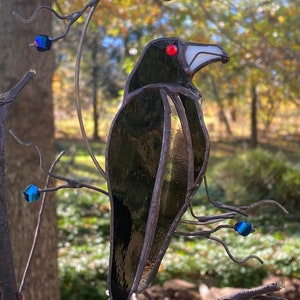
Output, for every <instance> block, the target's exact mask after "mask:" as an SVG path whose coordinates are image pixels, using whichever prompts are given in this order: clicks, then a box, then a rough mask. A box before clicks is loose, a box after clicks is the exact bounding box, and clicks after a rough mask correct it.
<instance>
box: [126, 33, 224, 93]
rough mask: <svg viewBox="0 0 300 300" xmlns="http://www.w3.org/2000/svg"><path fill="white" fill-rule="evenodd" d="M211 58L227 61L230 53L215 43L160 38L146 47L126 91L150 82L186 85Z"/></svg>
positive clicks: (131, 75)
mask: <svg viewBox="0 0 300 300" xmlns="http://www.w3.org/2000/svg"><path fill="white" fill-rule="evenodd" d="M214 61H221V62H222V63H227V62H228V61H229V55H228V54H227V53H226V52H225V51H224V50H223V49H222V48H221V47H220V46H218V45H212V44H199V43H188V42H183V41H181V40H179V39H178V38H160V39H157V40H154V41H152V42H150V43H149V44H148V45H147V46H146V47H145V49H144V51H143V53H142V55H141V57H140V59H139V61H138V62H137V63H136V65H135V68H134V69H133V71H132V72H131V74H130V75H129V77H128V80H127V83H126V88H125V90H126V92H132V91H134V90H136V89H138V88H141V87H143V86H146V85H148V84H153V83H178V84H182V85H183V86H185V87H187V88H189V87H190V86H191V84H192V82H191V80H192V77H193V76H194V74H195V73H196V72H197V71H199V70H200V69H201V68H203V67H204V66H206V65H207V64H209V63H211V62H214Z"/></svg>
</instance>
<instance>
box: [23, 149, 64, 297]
mask: <svg viewBox="0 0 300 300" xmlns="http://www.w3.org/2000/svg"><path fill="white" fill-rule="evenodd" d="M63 154H64V153H63V152H60V154H59V155H58V156H57V158H56V159H55V160H54V161H53V163H52V165H51V167H50V169H49V171H48V173H49V174H48V175H47V178H46V183H45V189H47V187H48V184H49V181H50V178H51V176H50V174H51V172H52V171H53V170H54V168H55V166H56V164H57V163H58V161H59V160H60V158H61V157H62V156H63ZM46 197H47V194H46V193H45V194H43V197H42V202H41V206H40V209H39V214H38V220H37V224H36V228H35V234H34V238H33V242H32V246H31V249H30V252H29V255H28V259H27V262H26V266H25V269H24V272H23V276H22V280H21V283H20V287H19V290H18V294H19V295H22V293H23V291H24V285H25V280H26V277H27V275H28V270H29V267H30V264H31V262H32V258H33V254H34V251H35V249H36V245H37V241H38V238H39V234H40V230H41V224H42V217H43V213H44V208H45V201H46Z"/></svg>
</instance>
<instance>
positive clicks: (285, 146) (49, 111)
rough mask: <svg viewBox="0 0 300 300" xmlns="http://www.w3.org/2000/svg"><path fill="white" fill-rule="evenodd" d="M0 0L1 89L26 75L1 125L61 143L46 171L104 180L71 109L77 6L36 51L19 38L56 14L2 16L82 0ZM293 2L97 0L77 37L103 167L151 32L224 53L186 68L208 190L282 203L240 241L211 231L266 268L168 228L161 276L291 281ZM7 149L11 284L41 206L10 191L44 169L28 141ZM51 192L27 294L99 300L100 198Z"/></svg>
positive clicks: (294, 230) (299, 187)
mask: <svg viewBox="0 0 300 300" xmlns="http://www.w3.org/2000/svg"><path fill="white" fill-rule="evenodd" d="M0 4H1V6H0V7H1V12H0V41H1V45H2V50H1V53H0V66H1V68H0V69H1V74H0V76H1V80H0V90H1V91H4V90H8V89H9V87H11V86H12V85H13V83H15V82H16V81H17V79H18V78H20V77H21V75H22V74H23V73H24V72H25V71H27V70H28V69H30V68H35V69H36V71H37V74H36V75H35V77H34V79H33V80H32V82H31V83H30V84H29V85H28V86H27V87H26V88H25V89H24V92H22V94H21V95H20V97H19V98H18V100H17V102H16V103H15V104H14V106H13V107H12V108H11V110H10V114H9V118H8V123H7V128H8V129H13V130H15V132H16V133H17V135H18V136H20V137H21V138H22V139H24V140H26V141H33V142H36V143H39V144H40V145H41V147H42V150H43V153H44V157H45V164H46V165H49V164H50V162H51V161H52V160H53V158H54V155H55V153H56V152H58V151H60V150H62V149H63V150H66V151H67V152H66V155H64V156H63V158H62V159H61V161H60V163H59V166H58V169H57V170H56V172H57V173H59V174H61V175H64V176H68V177H70V178H76V179H80V180H83V181H86V182H88V183H92V184H94V185H97V186H100V187H102V188H104V189H106V185H105V182H104V179H103V178H101V176H100V175H99V173H97V171H96V169H95V168H94V166H93V164H92V162H91V160H90V159H89V156H88V154H87V151H86V149H85V147H84V145H83V142H82V138H81V133H80V130H79V126H78V120H77V114H76V108H75V100H74V99H75V96H74V66H75V59H76V53H77V46H78V41H79V37H80V33H81V31H82V30H83V28H82V27H83V23H84V16H83V17H81V18H80V19H79V20H78V22H76V23H75V24H74V25H73V26H72V28H71V30H70V32H69V34H68V35H67V37H66V38H65V39H63V40H61V41H58V42H56V43H53V46H52V49H51V51H49V52H47V53H38V52H37V51H36V50H35V49H34V48H31V47H28V45H29V44H30V43H32V41H33V40H34V38H35V36H36V35H39V34H48V35H49V36H52V37H54V36H57V35H60V34H61V33H63V32H64V30H65V25H66V24H65V23H64V22H63V21H61V20H58V19H57V18H55V17H53V15H51V14H50V12H47V11H43V12H42V13H41V14H40V15H38V17H37V18H36V19H35V20H34V22H32V23H30V24H23V23H21V22H20V21H18V20H17V19H16V18H15V17H14V16H13V15H12V11H17V12H18V13H20V14H21V15H23V16H24V17H29V16H30V15H31V14H32V13H33V11H34V10H35V9H36V8H37V7H38V6H40V5H52V7H53V8H54V9H56V10H57V11H58V12H59V13H61V14H64V15H67V14H70V13H72V12H75V11H78V10H80V9H81V8H82V7H83V6H84V5H85V4H87V1H81V0H77V1H66V0H56V1H50V0H47V1H46V0H45V1H42V0H32V1H26V4H25V2H23V3H20V1H17V0H0ZM299 4H300V2H299V0H277V1H268V0H222V1H220V0H213V1H211V0H209V1H208V0H173V1H161V0H151V1H149V0H139V1H138V0H101V1H99V4H98V7H97V10H96V12H95V14H94V16H93V19H92V22H91V24H90V27H89V30H88V34H87V37H86V39H85V42H84V52H83V59H82V63H81V74H80V84H81V96H82V109H83V115H84V122H85V125H86V129H87V133H88V137H89V139H90V141H91V145H92V148H93V150H94V151H95V153H96V155H97V158H98V159H99V162H100V163H101V164H102V165H104V153H105V142H106V138H107V135H108V131H109V127H110V124H111V121H112V118H113V117H114V115H115V113H116V111H117V109H118V106H119V104H120V102H121V99H122V93H123V86H124V83H125V80H126V77H127V76H128V74H129V72H130V71H131V69H132V68H133V66H134V64H135V62H136V61H137V59H138V57H139V55H140V53H141V51H142V49H143V47H144V46H145V45H146V44H147V43H148V42H149V41H150V40H153V39H155V38H158V37H161V36H176V37H179V38H180V39H182V40H186V41H195V42H203V43H217V44H220V45H222V47H223V48H224V49H225V50H226V51H227V52H228V53H229V55H230V57H231V60H230V62H229V63H228V64H226V65H222V66H220V65H218V64H212V65H209V66H207V67H206V68H205V69H204V70H203V71H201V72H199V73H198V74H197V75H196V77H195V78H194V83H195V85H196V86H197V87H198V88H199V90H200V91H201V93H202V95H203V98H204V102H203V110H204V118H205V121H206V124H207V127H208V130H209V133H210V137H211V140H212V149H211V160H210V163H209V168H208V183H209V188H210V192H211V195H212V197H213V198H214V199H215V200H217V201H222V202H225V203H226V202H228V203H235V204H249V203H251V202H253V201H257V200H260V199H263V198H272V199H275V200H278V201H279V202H280V203H282V204H284V205H285V206H286V207H287V209H289V210H290V212H291V214H290V215H288V216H282V214H281V213H280V212H279V211H278V210H276V209H269V208H268V209H263V208H261V209H260V210H259V211H255V213H254V215H253V216H252V221H253V223H254V226H255V227H256V228H257V231H256V232H255V234H253V236H252V235H251V236H250V237H248V238H246V239H245V238H243V237H237V236H236V235H235V234H234V233H227V232H223V233H219V234H221V237H222V239H224V240H226V242H227V243H228V244H229V245H230V248H232V249H234V254H235V255H236V256H238V257H244V256H246V255H250V254H256V255H259V256H260V257H261V258H262V259H263V260H264V261H265V264H264V265H263V266H259V265H258V264H257V263H256V262H249V263H247V264H245V265H243V266H242V267H241V266H237V265H235V264H234V263H233V262H231V261H230V260H229V258H228V257H227V255H226V254H225V252H224V251H223V249H222V248H221V247H216V246H215V245H214V244H212V242H208V241H205V240H197V239H188V238H183V237H175V238H174V241H173V243H172V244H171V247H170V249H169V250H168V252H167V254H166V257H165V259H164V260H163V263H162V266H161V269H160V272H159V274H158V279H157V283H158V284H162V283H163V282H165V281H166V280H168V279H172V278H181V279H186V280H188V281H191V282H195V283H196V284H197V285H199V284H200V283H201V282H204V283H205V284H207V285H208V286H219V287H221V286H236V287H253V286H255V285H259V284H261V282H262V280H263V279H264V278H266V277H267V276H269V275H276V276H282V277H285V278H290V279H291V280H297V279H299V278H300V266H299V261H298V259H299V254H300V253H299V249H300V236H299V229H300V225H299V217H300V211H299V209H300V164H299V163H300V155H299V145H300V118H299V105H300V97H299V86H300V64H299V61H300V17H299V16H300V5H299ZM25 58H26V59H25ZM6 153H7V155H6V162H7V175H6V177H7V178H6V179H7V183H6V189H7V198H8V200H7V201H8V208H9V214H10V220H11V221H10V227H11V232H12V244H13V249H14V257H15V268H16V273H17V277H18V280H20V277H21V274H22V271H23V269H24V265H25V260H26V258H27V257H26V256H27V253H28V251H29V248H30V246H31V243H32V237H33V232H34V226H35V223H36V218H37V210H38V207H39V203H34V204H28V203H26V202H25V201H24V200H23V199H22V195H21V192H20V191H22V190H23V189H24V188H25V187H26V186H27V185H28V184H29V183H31V182H33V183H36V184H40V186H42V185H43V184H44V178H45V174H43V173H42V172H41V171H40V170H39V162H38V156H37V154H36V153H35V151H34V150H33V149H30V148H24V146H21V145H19V144H17V143H16V141H14V139H13V138H12V137H10V136H8V141H7V150H6ZM53 184H55V183H54V182H53ZM56 196H57V197H56V199H55V196H54V194H51V195H49V197H50V198H48V201H47V207H46V214H45V216H44V221H43V227H42V229H41V232H42V234H41V236H42V238H41V240H40V242H39V246H38V249H37V254H36V256H35V259H34V262H33V265H32V267H31V270H30V274H31V275H30V278H29V280H28V282H27V285H26V288H27V289H26V295H28V299H36V300H39V299H46V298H47V299H50V300H57V299H59V298H60V297H61V299H70V300H77V299H78V300H79V299H89V300H94V299H107V296H106V295H105V289H106V274H107V265H108V251H109V246H108V241H109V200H108V198H106V197H104V196H102V195H99V194H96V193H92V192H90V191H86V190H61V191H59V192H58V193H57V195H56ZM195 204H196V205H197V213H198V214H203V215H204V214H212V213H216V211H217V210H216V209H215V208H213V207H211V204H209V203H208V201H207V199H206V197H205V192H204V191H202V190H200V191H199V193H198V194H197V195H196V198H195ZM56 212H57V214H56ZM279 220H280V222H279ZM57 224H58V228H57V226H56V225H57ZM186 229H187V230H191V228H186ZM56 244H58V248H59V250H58V257H57V254H56V253H57V252H56ZM57 259H58V267H57V263H56V262H57ZM57 268H58V270H57ZM57 272H58V274H59V280H58V277H57ZM41 286H42V287H43V288H41ZM59 286H60V289H59V288H58V287H59ZM299 286H300V284H299ZM299 286H298V289H299ZM297 295H298V296H297ZM292 297H295V298H292ZM296 297H300V296H299V294H297V291H296V290H295V288H294V290H293V291H292V294H291V295H290V298H289V299H297V298H296Z"/></svg>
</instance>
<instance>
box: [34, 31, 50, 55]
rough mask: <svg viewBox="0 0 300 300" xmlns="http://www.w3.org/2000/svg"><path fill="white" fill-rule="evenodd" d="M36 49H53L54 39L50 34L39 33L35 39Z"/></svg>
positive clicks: (42, 50) (41, 50)
mask: <svg viewBox="0 0 300 300" xmlns="http://www.w3.org/2000/svg"><path fill="white" fill-rule="evenodd" d="M34 45H35V47H36V49H37V50H38V51H40V52H44V51H48V50H50V49H51V45H52V39H51V38H50V37H49V36H48V35H44V34H41V35H38V36H37V37H36V38H35V40H34Z"/></svg>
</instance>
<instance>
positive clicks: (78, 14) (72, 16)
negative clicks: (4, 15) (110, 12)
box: [13, 0, 99, 42]
mask: <svg viewBox="0 0 300 300" xmlns="http://www.w3.org/2000/svg"><path fill="white" fill-rule="evenodd" d="M98 2H99V0H90V1H89V3H88V4H86V5H85V6H84V7H83V8H82V9H81V10H79V11H77V12H73V13H71V14H69V15H65V16H64V15H62V14H60V13H58V12H57V11H56V10H55V9H53V8H52V7H50V6H47V5H42V6H40V7H38V8H37V9H36V10H35V11H34V12H33V14H32V15H31V16H30V17H29V18H27V19H26V18H24V17H22V16H21V15H20V14H18V13H17V12H15V11H13V15H14V16H15V17H16V18H17V19H18V20H19V21H21V22H22V23H25V24H28V23H31V22H33V21H34V19H35V18H36V17H37V16H38V14H39V13H40V12H41V11H42V10H44V9H46V10H49V11H50V12H51V13H53V14H54V15H55V16H56V17H57V18H58V19H60V20H66V21H67V26H66V29H65V32H64V33H63V34H61V35H59V36H57V37H54V38H52V42H56V41H58V40H60V39H63V38H64V37H66V36H67V34H68V33H69V31H70V28H71V26H72V25H73V23H75V22H76V21H77V20H78V19H79V18H80V17H81V16H82V15H83V14H84V12H85V11H86V10H87V9H88V8H89V7H91V8H93V7H96V5H97V4H98Z"/></svg>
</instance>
